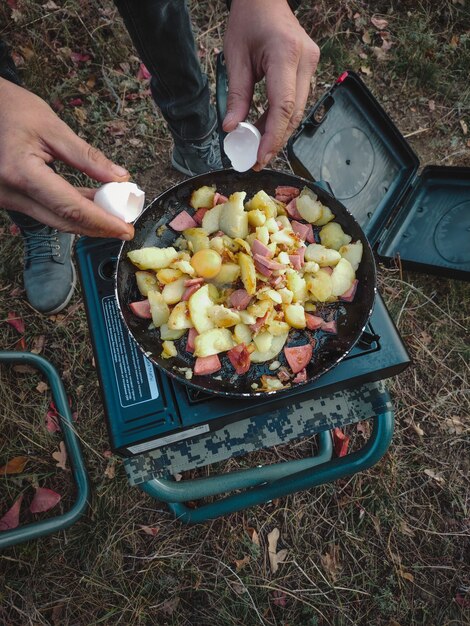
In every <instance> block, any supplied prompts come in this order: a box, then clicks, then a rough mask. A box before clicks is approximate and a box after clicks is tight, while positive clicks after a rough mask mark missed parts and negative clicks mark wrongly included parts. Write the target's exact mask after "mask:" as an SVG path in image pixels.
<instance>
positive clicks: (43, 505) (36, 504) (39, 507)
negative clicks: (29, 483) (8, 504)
mask: <svg viewBox="0 0 470 626" xmlns="http://www.w3.org/2000/svg"><path fill="white" fill-rule="evenodd" d="M61 499H62V496H61V495H60V494H59V493H57V492H56V491H52V489H46V488H45V487H38V488H37V489H36V493H35V494H34V498H33V500H32V502H31V504H30V505H29V510H30V511H31V513H45V512H46V511H49V510H50V509H52V508H54V507H55V505H56V504H57V503H58V502H60V500H61Z"/></svg>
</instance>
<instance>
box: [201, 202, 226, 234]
mask: <svg viewBox="0 0 470 626" xmlns="http://www.w3.org/2000/svg"><path fill="white" fill-rule="evenodd" d="M223 206H224V205H223V204H216V205H215V207H214V208H213V209H210V210H209V211H207V213H206V214H205V215H204V217H203V218H202V227H203V228H204V230H205V231H206V233H207V234H208V235H211V234H212V233H216V232H217V231H218V230H219V222H220V214H221V212H222V207H223Z"/></svg>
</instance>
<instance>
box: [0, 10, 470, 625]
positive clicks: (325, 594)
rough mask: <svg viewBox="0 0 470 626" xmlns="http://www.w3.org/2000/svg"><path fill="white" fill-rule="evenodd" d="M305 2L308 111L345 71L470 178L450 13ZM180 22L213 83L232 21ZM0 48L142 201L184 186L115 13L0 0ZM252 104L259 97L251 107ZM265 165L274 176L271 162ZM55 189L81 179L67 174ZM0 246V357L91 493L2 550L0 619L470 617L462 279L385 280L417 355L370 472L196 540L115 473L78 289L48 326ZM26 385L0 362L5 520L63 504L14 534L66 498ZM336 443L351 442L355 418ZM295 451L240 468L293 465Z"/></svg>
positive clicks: (469, 37) (384, 289)
mask: <svg viewBox="0 0 470 626" xmlns="http://www.w3.org/2000/svg"><path fill="white" fill-rule="evenodd" d="M303 4H304V6H303V8H302V9H301V11H300V13H299V19H300V21H301V23H302V24H303V25H304V27H305V28H306V29H307V31H308V32H309V34H311V36H312V37H313V38H314V39H315V40H316V41H317V42H318V43H319V45H320V47H321V50H322V60H321V63H320V67H319V71H318V73H317V80H316V87H315V92H314V93H313V94H312V102H313V101H314V100H315V99H317V98H318V97H319V96H320V95H321V94H322V93H323V92H324V91H325V90H326V88H327V87H328V86H329V85H331V84H332V82H333V81H334V79H335V78H336V76H337V75H339V73H341V71H343V70H344V69H345V68H352V69H355V70H356V71H358V72H359V74H360V75H361V77H362V79H363V80H364V82H365V83H366V84H367V86H368V87H369V88H370V89H371V90H372V92H373V93H374V95H375V96H376V97H377V98H378V99H379V101H380V102H381V104H382V105H383V106H384V108H385V110H386V111H387V112H388V113H389V114H390V115H391V117H392V118H393V120H394V121H395V123H396V125H397V126H398V128H399V130H400V132H401V133H402V134H403V135H404V136H406V137H407V138H408V141H409V143H410V145H411V146H412V147H413V149H414V150H415V151H416V153H417V154H418V156H419V158H420V162H421V165H422V166H425V165H428V164H434V165H448V166H470V134H469V132H468V126H470V97H469V94H470V92H469V86H468V67H469V66H470V17H469V9H468V4H466V3H465V1H464V0H453V1H451V0H438V1H436V2H431V1H430V0H422V1H421V3H419V4H417V3H415V2H411V1H402V2H399V3H397V2H395V3H392V2H385V1H379V2H375V3H367V2H346V1H345V0H340V1H339V2H338V1H333V0H319V2H318V3H315V7H314V8H312V7H311V3H307V2H305V3H303ZM312 4H313V3H312ZM191 9H192V13H193V17H194V21H195V25H196V36H197V42H198V47H199V52H200V56H201V61H202V63H203V65H204V68H205V70H206V71H207V73H208V75H209V78H210V80H211V83H212V84H213V81H214V64H215V58H216V53H217V50H218V49H220V48H221V46H222V36H223V30H224V23H225V17H226V15H225V9H224V6H223V3H221V2H220V3H219V2H208V1H201V2H197V3H196V2H192V3H191ZM382 20H383V21H382ZM0 36H1V37H4V38H6V39H7V40H8V41H9V43H10V44H11V46H12V47H13V48H14V51H15V58H16V60H17V63H18V65H19V68H20V71H21V75H22V77H23V79H24V81H25V83H26V84H27V85H28V86H29V87H30V88H31V89H32V90H34V91H35V92H36V93H38V94H39V95H41V96H42V97H44V98H45V99H46V100H47V101H48V102H49V103H50V104H51V105H52V106H53V107H54V109H55V110H56V111H57V112H58V113H59V115H60V116H61V117H62V118H63V119H65V120H66V121H67V122H68V123H69V124H70V125H71V126H72V127H73V128H74V130H75V131H77V132H78V133H80V134H81V135H82V136H83V137H84V138H86V139H87V140H88V141H90V142H92V143H93V144H94V145H96V146H98V147H99V148H101V149H102V150H103V151H104V152H105V153H106V154H108V155H109V156H110V157H111V158H113V159H114V160H115V161H117V162H118V163H122V164H125V165H126V166H127V167H128V168H129V169H130V171H131V172H132V175H133V178H134V180H135V181H136V182H138V183H139V184H140V185H141V186H142V187H144V188H145V190H146V192H147V195H148V197H153V196H154V195H156V194H157V193H158V192H160V191H163V190H164V189H166V188H168V187H169V186H171V185H172V184H174V183H176V182H178V181H179V180H181V177H180V176H179V175H178V174H176V173H175V172H174V171H173V170H171V169H170V167H169V154H170V150H171V141H170V137H169V135H168V133H167V131H166V129H165V126H164V123H163V121H162V119H161V117H160V116H159V114H158V112H157V111H155V109H154V107H153V105H152V103H151V100H150V98H149V94H148V90H147V82H146V80H145V79H144V78H142V72H139V67H140V61H139V59H138V58H137V57H136V56H135V52H134V51H133V49H132V46H131V44H130V42H129V40H128V37H127V35H126V33H125V31H124V29H123V26H122V24H121V22H120V19H119V16H118V15H117V13H116V10H115V9H114V6H113V5H112V3H110V2H107V1H105V0H100V1H98V2H94V1H91V0H66V1H65V2H63V3H55V2H53V1H48V2H44V3H41V4H39V3H35V2H32V1H30V0H8V2H6V3H2V6H1V7H0ZM390 44H391V45H390ZM263 102H264V97H263V92H262V90H259V91H258V92H257V94H256V102H255V104H256V106H257V107H262V105H263ZM275 167H276V168H278V169H285V168H287V167H288V164H287V162H286V159H285V155H281V157H280V158H279V159H277V160H276V162H275ZM64 175H66V176H67V177H68V178H69V180H71V181H72V182H74V183H80V182H82V178H81V177H79V176H77V175H76V174H75V173H74V172H71V171H67V170H66V169H65V168H64ZM0 252H1V256H2V259H3V263H2V266H1V268H0V321H1V320H3V321H2V322H1V324H2V333H1V340H0V341H1V344H0V345H1V347H2V349H7V350H14V349H18V350H21V349H24V348H26V349H28V350H34V351H36V352H37V353H40V354H42V355H43V356H45V357H46V358H48V359H49V360H50V361H51V362H52V363H54V364H55V366H56V367H57V368H58V369H59V371H60V373H61V376H62V378H63V381H64V384H65V386H66V389H67V391H68V393H69V395H70V398H71V402H72V406H73V410H74V411H76V413H77V417H78V419H77V431H78V433H79V436H80V438H81V442H82V447H83V450H84V455H85V460H86V465H87V469H88V472H89V475H90V481H91V485H92V501H91V505H90V508H89V510H88V512H87V514H86V515H85V516H84V518H83V519H82V520H81V521H80V522H79V523H78V524H76V525H75V526H73V527H72V528H70V529H69V530H67V531H66V532H64V533H61V534H58V535H55V536H51V537H48V538H45V539H42V540H39V541H36V542H30V543H26V544H23V545H20V546H18V547H16V548H11V549H8V550H6V551H5V552H4V553H3V555H2V556H1V560H0V589H1V591H0V622H1V623H2V624H8V625H15V626H16V625H21V626H23V625H30V624H31V625H33V624H34V625H39V624H41V625H42V624H53V625H54V626H59V625H60V626H62V625H74V626H75V625H76V626H90V625H92V624H93V625H95V624H113V625H114V624H125V625H128V624H129V625H148V624H159V625H160V624H162V625H163V624H172V625H178V626H179V625H206V624H211V623H214V622H215V623H217V624H221V625H235V624H246V625H251V624H253V625H254V624H266V625H273V624H282V625H284V626H287V625H288V624H289V625H292V624H299V625H301V626H304V625H305V626H307V625H308V626H314V625H321V626H326V625H331V624H334V625H337V626H342V625H349V624H351V625H363V624H364V625H365V624H373V625H374V626H376V625H377V626H408V625H422V626H441V625H448V626H450V625H451V624H452V625H457V624H465V623H469V621H470V613H469V607H470V597H469V594H468V588H469V586H470V572H469V568H468V563H469V562H470V553H469V549H468V537H469V534H470V514H469V510H468V503H469V494H470V492H469V485H468V475H469V454H468V450H469V448H468V435H469V427H470V418H469V401H468V391H469V379H468V362H469V348H468V346H469V343H468V334H466V332H467V331H466V326H467V325H468V319H469V302H470V299H469V288H468V283H464V282H462V281H458V280H452V279H447V278H442V277H441V278H440V277H435V276H431V275H429V274H418V273H415V272H411V271H408V270H407V269H406V268H402V267H401V266H400V264H399V263H395V264H393V265H392V266H387V267H386V266H383V265H380V266H379V286H380V291H381V293H382V294H383V296H384V298H385V301H386V303H387V305H388V307H389V310H390V312H391V314H392V316H393V318H394V320H395V323H396V325H397V327H398V329H399V331H400V333H401V335H402V337H403V339H404V341H405V343H406V346H407V348H408V350H409V352H410V354H411V356H412V359H413V364H412V366H411V367H410V368H409V369H408V370H407V371H406V372H405V373H404V374H402V375H400V376H398V377H396V378H394V379H392V380H390V381H389V386H390V390H391V393H392V395H393V401H394V407H395V411H396V430H395V434H394V437H393V442H392V445H391V446H390V448H389V451H388V452H387V454H386V456H385V457H384V459H383V460H382V461H380V462H379V463H378V464H377V465H376V466H374V467H373V468H372V469H370V470H369V471H367V472H364V473H362V474H360V475H356V476H354V477H352V478H350V479H348V480H343V481H340V482H337V483H335V484H330V485H327V486H324V487H320V488H317V489H314V490H311V491H307V492H303V493H299V494H296V495H294V496H290V497H288V498H283V499H281V500H278V501H273V502H270V503H269V504H266V505H264V506H260V507H255V508H253V509H250V510H248V511H245V512H242V513H237V514H234V515H231V516H227V517H225V518H223V519H220V520H216V521H213V522H210V523H207V524H204V525H201V526H198V527H191V528H188V527H184V526H182V525H181V524H180V523H179V522H177V521H174V520H173V519H172V518H171V516H170V515H169V513H168V511H167V510H166V508H165V506H164V505H163V504H159V503H157V502H155V501H153V500H151V499H150V498H149V497H147V496H144V495H143V494H142V493H141V492H139V491H137V490H136V489H131V488H129V487H128V485H127V482H126V478H125V475H124V471H123V468H122V466H121V463H120V460H119V459H118V458H116V457H113V456H110V454H109V443H108V440H107V434H106V428H105V423H104V417H103V407H102V404H101V399H100V393H99V389H98V383H97V376H96V371H95V369H94V362H93V356H92V349H91V345H90V339H89V332H88V327H87V322H86V317H85V311H84V307H83V301H82V297H81V293H80V290H78V291H77V293H76V295H75V296H74V299H73V301H72V303H71V304H70V306H69V307H68V308H67V309H66V310H65V311H64V312H63V313H62V314H59V315H56V316H52V317H50V318H44V317H41V316H40V315H38V314H36V313H35V312H34V311H32V310H31V309H30V308H29V307H28V305H27V303H26V301H25V299H24V294H23V292H22V290H21V286H22V282H21V263H22V261H21V241H20V239H19V238H18V236H17V235H15V233H14V232H12V231H11V230H10V224H9V222H8V221H7V219H6V218H5V217H3V216H2V218H1V223H0ZM9 312H14V313H15V314H16V315H17V316H18V317H19V318H21V320H23V322H24V325H25V330H24V333H21V334H19V333H18V332H17V330H15V329H14V328H13V327H12V326H11V325H9V324H7V323H6V320H7V317H8V313H9ZM40 383H41V379H40V378H39V377H38V376H37V375H35V374H32V373H31V372H29V371H28V370H26V371H24V370H23V371H21V370H18V368H16V369H15V368H10V369H8V368H6V367H2V368H1V369H0V406H1V407H2V409H1V412H0V465H2V464H5V463H6V462H7V461H8V460H11V459H13V458H15V457H18V456H24V457H27V460H28V462H27V464H26V466H25V467H24V469H23V470H22V473H19V474H10V475H6V476H3V477H0V490H1V494H2V495H1V500H0V516H1V515H3V514H4V513H5V511H6V510H7V509H8V508H9V506H10V505H11V504H12V503H13V502H14V500H15V499H16V498H17V497H18V496H19V495H20V494H21V493H24V498H25V500H24V502H25V504H26V503H28V502H29V500H30V499H31V495H32V493H33V492H34V489H33V487H35V486H38V485H40V486H45V487H47V488H50V489H53V490H55V491H56V492H58V493H60V494H61V495H62V500H61V502H60V503H59V505H57V507H56V508H55V509H53V510H52V511H51V512H50V513H43V514H40V515H39V516H38V515H35V516H33V515H31V514H28V513H27V512H26V511H27V507H26V506H25V505H24V506H23V512H22V515H21V521H22V523H26V522H28V521H31V519H32V518H34V519H40V518H42V517H45V516H47V515H53V514H54V512H56V511H58V510H59V509H63V510H65V509H66V508H67V506H68V505H69V504H70V502H71V500H72V497H73V490H72V482H71V477H70V471H69V466H68V464H66V466H65V467H66V470H63V469H61V468H60V467H57V462H58V461H57V458H53V457H52V454H53V453H55V452H57V451H58V450H59V443H60V441H61V437H60V434H57V433H55V434H53V433H50V432H49V431H48V430H47V429H46V427H45V415H46V413H47V411H48V408H49V401H50V398H49V395H48V390H47V389H45V388H44V385H41V384H40ZM349 434H350V435H351V436H352V437H353V438H354V439H356V440H358V439H361V438H364V437H365V436H367V425H365V426H364V425H363V426H362V427H361V429H358V428H357V427H354V428H350V429H349ZM309 445H311V444H310V443H309V442H307V444H304V445H303V446H296V447H290V448H288V449H287V450H286V449H285V448H280V449H279V450H277V451H274V452H272V453H263V454H262V455H258V456H257V457H255V458H254V459H248V460H245V461H241V462H240V463H245V462H253V463H254V462H259V461H260V460H262V461H265V462H268V461H269V460H277V459H278V458H279V457H282V458H285V457H286V456H289V457H296V456H300V455H301V454H302V453H304V452H305V451H306V450H308V446H309ZM56 457H57V455H56ZM238 466H239V463H238V462H235V461H231V462H228V463H227V464H226V465H225V466H224V469H225V470H226V471H228V470H231V469H234V468H236V467H238ZM275 528H278V529H279V533H280V538H279V542H278V546H277V548H278V550H281V549H284V550H286V551H287V552H286V555H285V561H284V562H283V563H281V564H280V566H279V569H278V571H277V572H276V573H273V572H272V568H271V567H270V563H269V559H268V547H267V546H268V534H269V533H270V532H271V531H272V530H273V529H275ZM254 531H255V532H254Z"/></svg>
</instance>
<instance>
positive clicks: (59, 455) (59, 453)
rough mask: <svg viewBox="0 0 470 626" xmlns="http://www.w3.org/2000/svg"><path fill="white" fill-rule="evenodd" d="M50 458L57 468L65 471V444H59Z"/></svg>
mask: <svg viewBox="0 0 470 626" xmlns="http://www.w3.org/2000/svg"><path fill="white" fill-rule="evenodd" d="M52 458H53V459H54V461H57V463H56V466H57V467H60V469H63V470H66V469H67V468H66V466H65V463H66V462H67V450H66V449H65V443H64V442H63V441H61V442H60V443H59V449H58V450H56V451H55V452H53V453H52Z"/></svg>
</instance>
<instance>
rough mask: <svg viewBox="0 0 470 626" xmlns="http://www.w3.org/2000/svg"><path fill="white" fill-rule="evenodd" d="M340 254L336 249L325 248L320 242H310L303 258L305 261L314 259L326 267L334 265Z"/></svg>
mask: <svg viewBox="0 0 470 626" xmlns="http://www.w3.org/2000/svg"><path fill="white" fill-rule="evenodd" d="M340 258H341V255H340V253H339V252H338V251H337V250H330V248H325V246H323V245H322V244H320V243H311V244H310V245H309V246H307V250H306V251H305V260H306V261H315V263H318V265H319V266H320V267H326V266H328V265H329V266H331V267H333V265H336V264H337V263H338V261H339V260H340Z"/></svg>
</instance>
